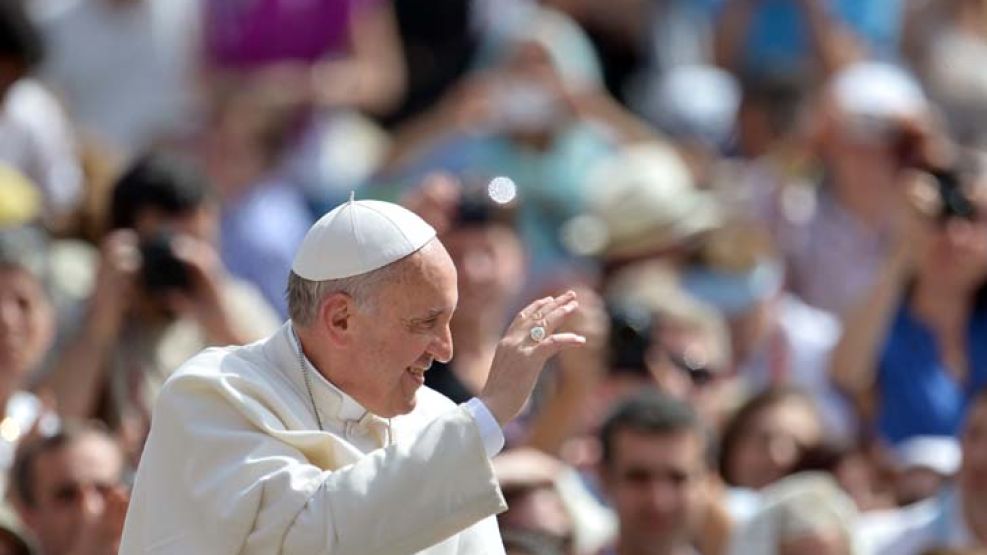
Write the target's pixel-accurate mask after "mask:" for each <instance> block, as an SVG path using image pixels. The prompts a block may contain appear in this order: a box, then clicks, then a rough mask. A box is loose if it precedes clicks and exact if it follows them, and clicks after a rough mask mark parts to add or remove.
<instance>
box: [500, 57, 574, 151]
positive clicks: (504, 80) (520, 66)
mask: <svg viewBox="0 0 987 555" xmlns="http://www.w3.org/2000/svg"><path fill="white" fill-rule="evenodd" d="M498 85H499V86H498V87H497V88H496V89H495V94H494V95H493V98H492V100H493V111H494V118H493V121H494V123H496V124H497V125H500V126H502V127H503V129H504V130H505V131H507V132H508V133H510V134H511V136H512V137H514V138H515V139H518V140H520V141H522V142H530V141H533V142H535V143H536V144H538V143H540V141H542V140H543V139H545V137H546V136H547V135H550V134H551V133H552V132H554V130H555V129H556V128H557V127H559V126H560V125H561V124H562V123H564V122H565V121H566V120H567V119H568V117H569V114H568V113H567V109H566V106H565V103H564V100H563V99H562V97H561V94H562V90H561V88H562V86H563V85H562V77H561V76H560V74H559V72H558V69H557V68H556V67H555V65H554V63H553V60H552V57H551V55H550V54H549V52H548V50H547V49H546V48H545V46H544V45H542V44H541V43H539V42H537V41H535V40H527V41H520V42H518V43H517V45H516V46H515V47H514V50H513V52H512V53H511V55H510V56H509V57H508V59H507V60H506V62H505V64H504V67H503V72H502V73H501V75H500V81H499V83H498Z"/></svg>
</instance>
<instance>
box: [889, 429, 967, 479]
mask: <svg viewBox="0 0 987 555" xmlns="http://www.w3.org/2000/svg"><path fill="white" fill-rule="evenodd" d="M895 450H896V451H897V454H898V460H897V462H898V468H900V469H901V470H908V469H912V468H927V469H929V470H932V471H933V472H935V473H937V474H940V475H942V476H952V475H953V474H956V471H957V470H959V469H960V463H961V462H962V460H963V452H962V450H961V449H960V442H959V441H958V440H957V439H956V438H954V437H951V436H916V437H912V438H909V439H907V440H905V441H903V442H901V443H900V444H899V445H898V446H897V447H896V449H895Z"/></svg>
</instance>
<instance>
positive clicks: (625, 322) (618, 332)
mask: <svg viewBox="0 0 987 555" xmlns="http://www.w3.org/2000/svg"><path fill="white" fill-rule="evenodd" d="M608 312H609V314H610V342H609V353H610V370H611V372H613V373H615V374H618V373H622V374H634V375H640V376H645V375H648V373H649V369H648V351H649V349H650V348H651V337H652V332H653V330H654V321H653V318H652V315H651V313H650V312H649V311H647V310H643V309H641V308H637V307H634V306H629V305H619V306H618V305H611V306H609V307H608Z"/></svg>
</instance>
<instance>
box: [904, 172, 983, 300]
mask: <svg viewBox="0 0 987 555" xmlns="http://www.w3.org/2000/svg"><path fill="white" fill-rule="evenodd" d="M970 197H971V198H972V199H973V200H974V201H975V204H976V205H977V210H978V214H976V215H975V216H974V217H973V218H972V219H966V218H955V217H954V218H949V219H947V220H945V221H939V222H937V223H936V224H935V225H934V226H930V228H929V234H928V237H926V238H925V240H924V241H922V252H921V262H920V268H919V272H920V275H921V276H922V277H923V278H925V277H926V276H928V277H931V278H932V279H935V280H936V281H938V282H940V283H944V284H945V285H947V286H948V288H949V289H951V290H955V291H960V292H964V293H967V292H970V291H972V290H975V289H976V288H978V287H979V286H980V285H981V284H983V283H984V280H985V279H987V183H984V184H982V185H980V186H979V187H976V188H974V189H971V190H970Z"/></svg>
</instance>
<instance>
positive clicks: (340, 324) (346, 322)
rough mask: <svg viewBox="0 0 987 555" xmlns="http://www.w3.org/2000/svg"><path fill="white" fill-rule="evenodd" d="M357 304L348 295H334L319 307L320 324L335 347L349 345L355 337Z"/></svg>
mask: <svg viewBox="0 0 987 555" xmlns="http://www.w3.org/2000/svg"><path fill="white" fill-rule="evenodd" d="M355 312H356V303H355V302H354V301H353V298H352V297H350V296H349V295H347V294H346V293H333V294H331V295H329V296H327V297H326V298H325V299H323V301H322V305H321V306H320V307H319V323H320V324H321V327H322V329H323V330H325V332H326V337H327V338H328V339H329V341H330V343H331V344H332V345H335V346H344V345H348V344H349V343H350V342H351V341H352V337H353V324H354V316H355Z"/></svg>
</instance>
